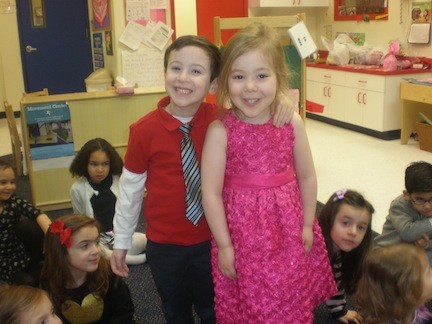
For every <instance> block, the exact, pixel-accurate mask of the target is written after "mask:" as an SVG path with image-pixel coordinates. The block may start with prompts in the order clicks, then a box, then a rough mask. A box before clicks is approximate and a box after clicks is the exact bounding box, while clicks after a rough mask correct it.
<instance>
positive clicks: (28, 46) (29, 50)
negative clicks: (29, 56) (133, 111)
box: [25, 45, 37, 53]
mask: <svg viewBox="0 0 432 324" xmlns="http://www.w3.org/2000/svg"><path fill="white" fill-rule="evenodd" d="M25 49H26V52H27V53H31V52H34V51H37V48H34V47H33V46H31V45H27V46H26V48H25Z"/></svg>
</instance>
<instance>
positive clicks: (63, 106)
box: [25, 102, 74, 160]
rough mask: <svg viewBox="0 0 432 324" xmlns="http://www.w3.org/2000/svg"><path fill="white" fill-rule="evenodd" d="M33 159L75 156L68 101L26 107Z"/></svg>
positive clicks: (29, 141)
mask: <svg viewBox="0 0 432 324" xmlns="http://www.w3.org/2000/svg"><path fill="white" fill-rule="evenodd" d="M25 115H26V120H27V128H28V143H29V145H30V154H31V159H32V160H48V159H53V158H61V157H67V156H74V141H73V135H72V127H71V120H70V111H69V106H68V105H67V103H66V102H52V103H42V104H33V105H28V106H26V107H25Z"/></svg>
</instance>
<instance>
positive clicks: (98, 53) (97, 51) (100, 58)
mask: <svg viewBox="0 0 432 324" xmlns="http://www.w3.org/2000/svg"><path fill="white" fill-rule="evenodd" d="M93 66H94V68H95V70H97V69H101V68H103V67H104V66H105V64H104V54H103V41H102V33H95V34H93Z"/></svg>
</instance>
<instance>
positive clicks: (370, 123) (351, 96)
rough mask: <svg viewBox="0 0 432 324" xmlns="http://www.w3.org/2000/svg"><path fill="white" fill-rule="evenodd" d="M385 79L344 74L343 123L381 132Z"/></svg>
mask: <svg viewBox="0 0 432 324" xmlns="http://www.w3.org/2000/svg"><path fill="white" fill-rule="evenodd" d="M385 79H386V77H383V76H376V75H370V74H362V73H346V78H345V85H346V92H345V122H347V123H350V124H354V125H358V126H362V127H365V128H369V129H373V130H376V131H383V118H384V110H383V109H384V91H385V81H386V80H385Z"/></svg>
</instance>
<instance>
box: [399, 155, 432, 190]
mask: <svg viewBox="0 0 432 324" xmlns="http://www.w3.org/2000/svg"><path fill="white" fill-rule="evenodd" d="M405 189H406V191H408V193H409V194H412V193H416V192H418V193H420V192H432V165H431V164H430V163H427V162H424V161H419V162H413V163H411V164H410V165H408V167H407V168H406V170H405Z"/></svg>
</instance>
